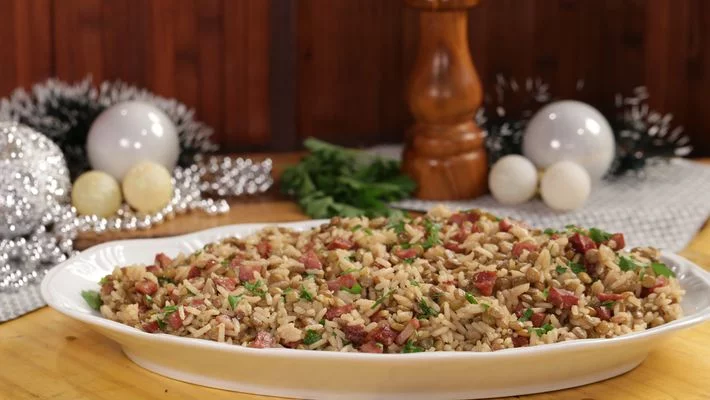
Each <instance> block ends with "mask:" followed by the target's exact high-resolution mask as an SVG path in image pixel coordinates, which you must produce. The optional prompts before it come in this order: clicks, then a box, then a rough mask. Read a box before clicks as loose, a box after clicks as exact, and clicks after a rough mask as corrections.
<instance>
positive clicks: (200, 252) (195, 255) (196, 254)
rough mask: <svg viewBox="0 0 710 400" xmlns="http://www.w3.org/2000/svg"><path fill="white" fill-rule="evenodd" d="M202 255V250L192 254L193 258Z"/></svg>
mask: <svg viewBox="0 0 710 400" xmlns="http://www.w3.org/2000/svg"><path fill="white" fill-rule="evenodd" d="M200 254H202V250H197V251H196V252H194V253H192V256H193V257H199V256H200Z"/></svg>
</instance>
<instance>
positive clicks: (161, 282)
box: [158, 276, 175, 285]
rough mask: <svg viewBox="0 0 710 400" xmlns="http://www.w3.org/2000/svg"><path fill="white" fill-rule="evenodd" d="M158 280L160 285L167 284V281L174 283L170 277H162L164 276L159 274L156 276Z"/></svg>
mask: <svg viewBox="0 0 710 400" xmlns="http://www.w3.org/2000/svg"><path fill="white" fill-rule="evenodd" d="M158 282H159V283H160V284H161V285H165V284H168V283H172V284H175V281H173V280H172V279H170V278H164V277H162V276H159V277H158Z"/></svg>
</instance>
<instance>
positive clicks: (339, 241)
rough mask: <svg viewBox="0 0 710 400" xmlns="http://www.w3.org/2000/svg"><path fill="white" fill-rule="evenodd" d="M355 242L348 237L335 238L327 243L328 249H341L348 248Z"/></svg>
mask: <svg viewBox="0 0 710 400" xmlns="http://www.w3.org/2000/svg"><path fill="white" fill-rule="evenodd" d="M354 245H355V244H354V243H353V242H351V241H350V240H348V239H343V238H335V239H333V241H332V242H330V243H328V250H335V249H343V250H350V249H352V248H353V246H354Z"/></svg>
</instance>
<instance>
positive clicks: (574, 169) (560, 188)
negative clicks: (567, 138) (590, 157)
mask: <svg viewBox="0 0 710 400" xmlns="http://www.w3.org/2000/svg"><path fill="white" fill-rule="evenodd" d="M591 189H592V181H591V179H590V178H589V174H588V173H587V170H586V169H584V168H583V167H582V166H580V165H579V164H577V163H575V162H572V161H560V162H558V163H556V164H554V165H552V166H551V167H550V168H548V169H547V170H546V171H545V173H544V174H543V175H542V179H541V180H540V195H541V196H542V200H543V201H544V202H545V204H547V205H548V206H549V207H550V208H552V209H555V210H558V211H572V210H576V209H578V208H580V207H582V206H583V205H584V202H585V201H587V198H589V194H590V193H591Z"/></svg>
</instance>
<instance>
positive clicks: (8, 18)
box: [0, 0, 53, 97]
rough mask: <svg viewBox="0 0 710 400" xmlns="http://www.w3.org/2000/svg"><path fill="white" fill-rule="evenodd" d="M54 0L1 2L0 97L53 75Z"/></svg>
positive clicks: (12, 0) (2, 0)
mask: <svg viewBox="0 0 710 400" xmlns="http://www.w3.org/2000/svg"><path fill="white" fill-rule="evenodd" d="M51 11H52V8H51V0H31V1H26V0H0V97H4V96H5V95H7V94H9V93H10V92H11V91H12V90H13V89H14V88H15V87H18V86H24V87H29V86H31V85H32V83H34V82H36V81H40V80H43V79H46V78H48V77H50V76H51V75H52V73H53V60H52V35H51V23H52V21H51V15H52V13H51Z"/></svg>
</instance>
